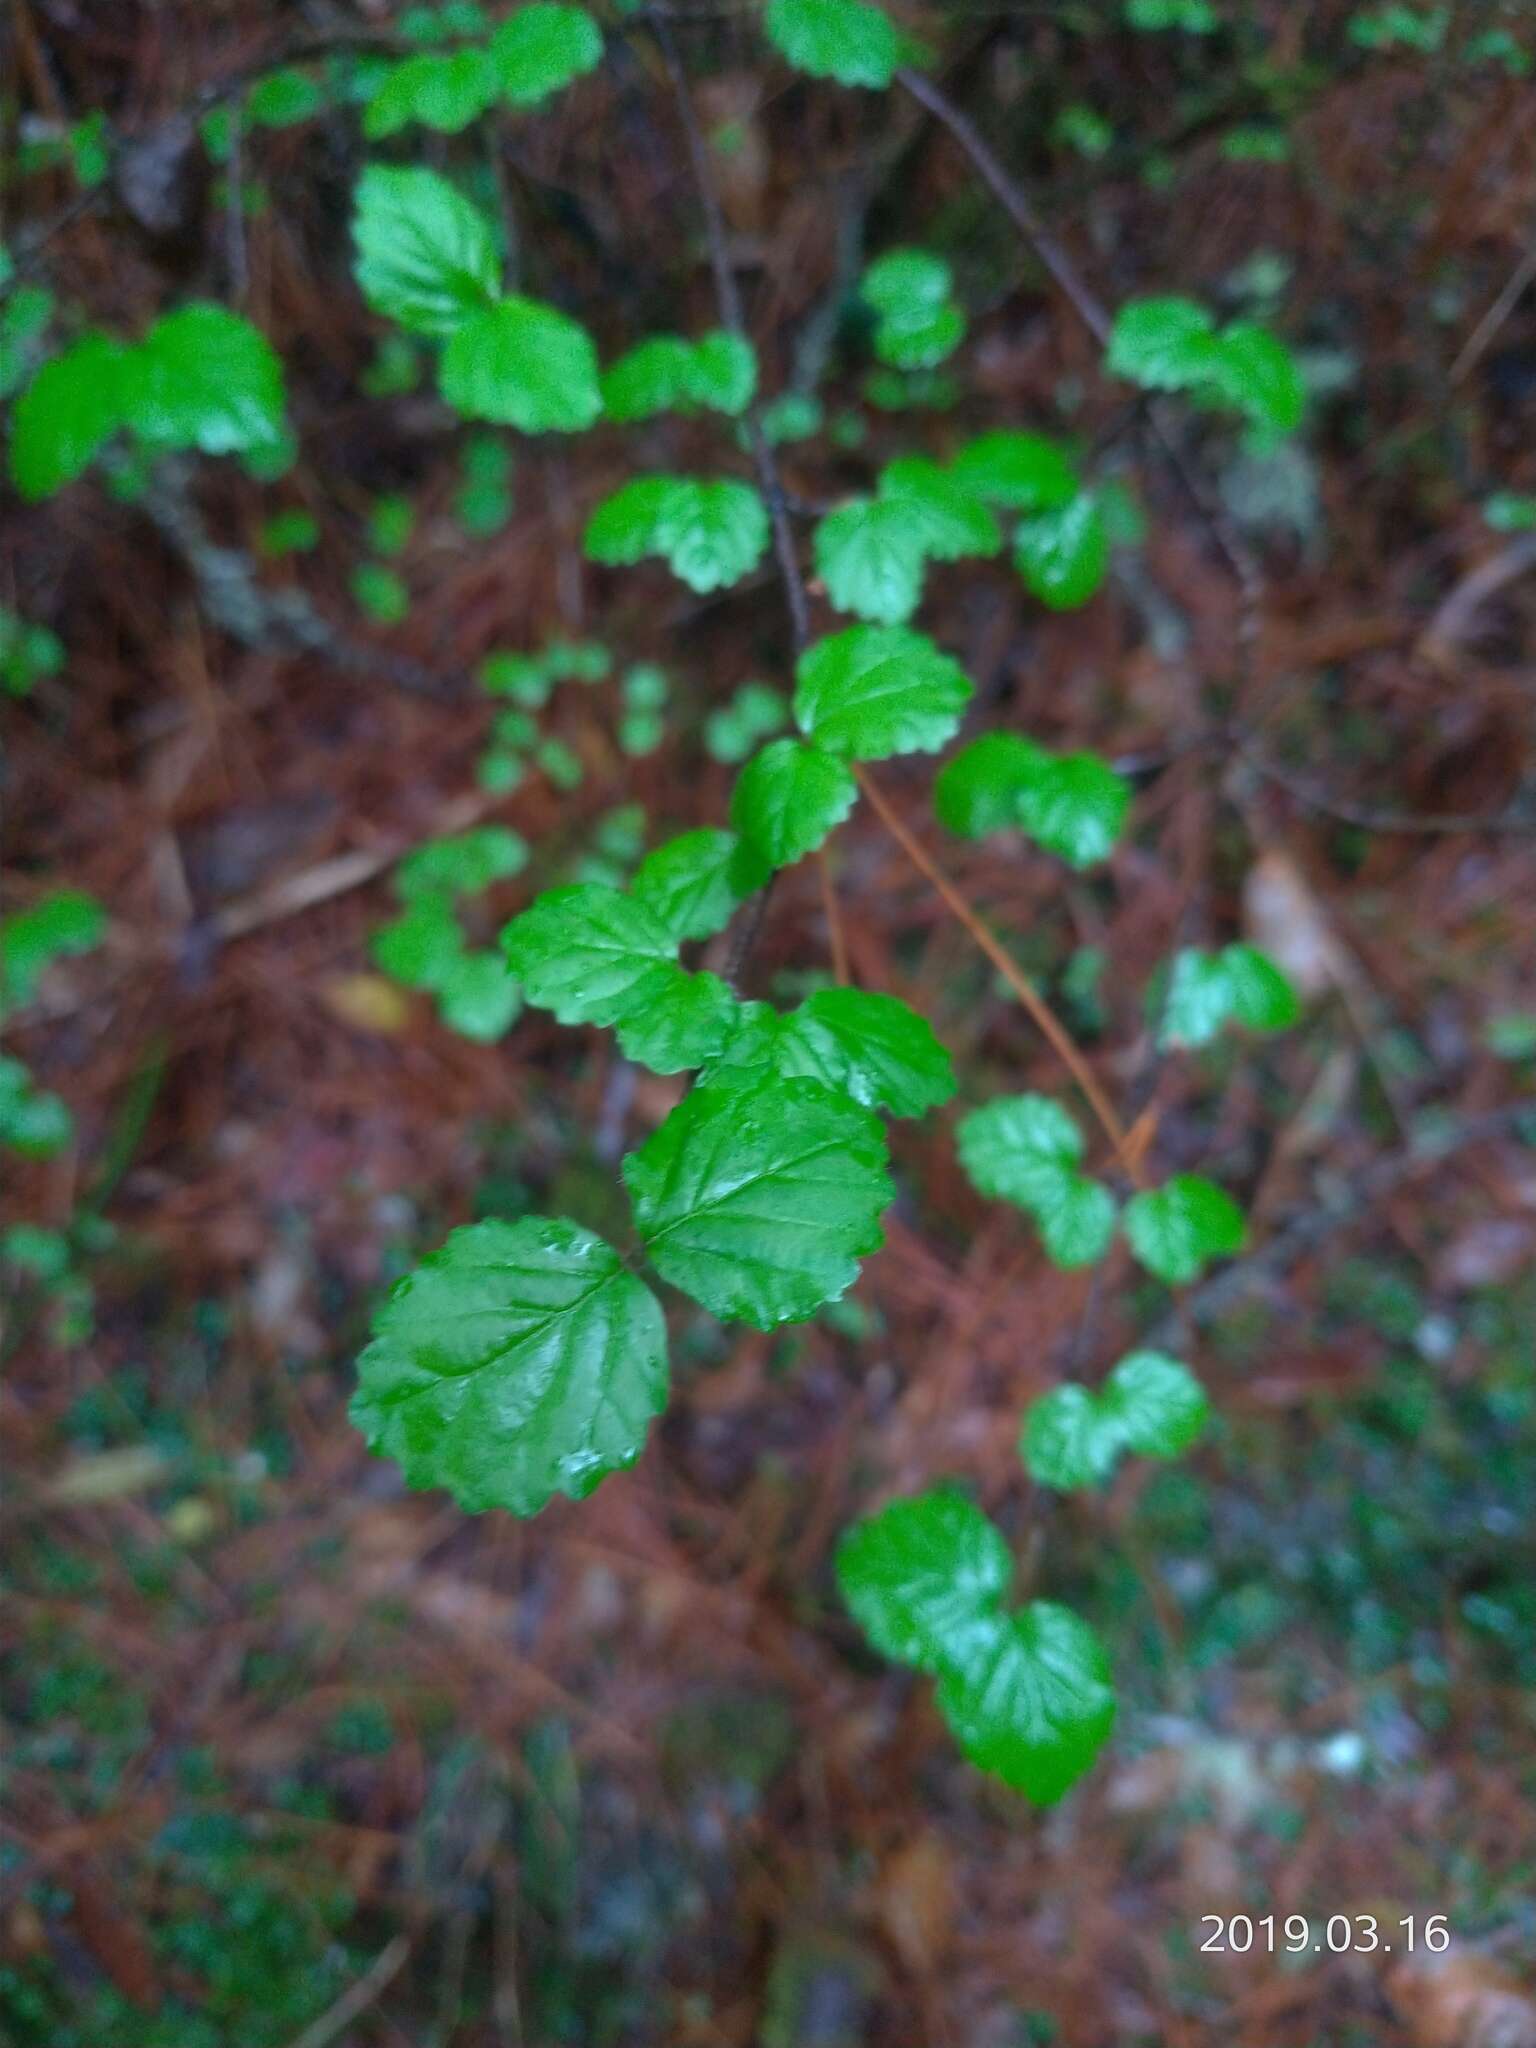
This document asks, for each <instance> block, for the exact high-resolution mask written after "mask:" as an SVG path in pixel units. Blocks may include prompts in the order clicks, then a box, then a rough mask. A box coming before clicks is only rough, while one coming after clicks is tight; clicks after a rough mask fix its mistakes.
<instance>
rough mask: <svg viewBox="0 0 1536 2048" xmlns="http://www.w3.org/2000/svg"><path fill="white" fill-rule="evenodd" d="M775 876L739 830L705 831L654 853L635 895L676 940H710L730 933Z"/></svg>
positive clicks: (640, 873)
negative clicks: (743, 907)
mask: <svg viewBox="0 0 1536 2048" xmlns="http://www.w3.org/2000/svg"><path fill="white" fill-rule="evenodd" d="M769 872H770V871H769V868H768V865H767V863H766V862H765V861H764V860H763V859H762V858H761V856H760V855H759V854H757V853H755V852H754V851H753V849H752V848H751V847H750V846H747V845H745V844H744V843H743V841H742V840H741V839H739V838H738V837H737V835H736V834H735V833H734V832H723V831H719V830H716V829H714V828H711V827H705V828H704V829H703V830H701V831H698V832H684V833H682V834H681V835H680V836H679V837H678V838H676V839H669V840H668V841H667V842H666V844H665V845H664V846H658V847H657V848H656V850H655V851H654V853H648V854H647V855H646V857H645V859H644V860H643V861H641V863H640V866H639V868H638V869H637V870H636V872H635V879H634V884H633V894H634V896H635V899H636V901H637V902H640V903H643V904H644V905H645V907H646V909H647V910H648V911H650V913H651V915H652V916H653V917H654V918H655V919H656V921H657V923H658V924H660V925H661V926H662V927H663V928H664V929H665V930H666V931H667V933H668V934H669V935H670V936H671V937H672V938H673V939H676V940H679V941H680V940H683V939H707V938H711V937H713V935H714V934H715V933H716V932H718V931H723V930H724V928H725V926H726V925H727V924H729V922H730V920H731V917H732V915H733V913H734V912H735V910H736V908H737V905H738V904H740V903H742V902H744V901H745V899H746V898H747V897H748V896H750V895H751V894H752V892H753V890H754V889H760V888H761V887H762V885H763V883H764V882H765V881H767V879H768V875H769Z"/></svg>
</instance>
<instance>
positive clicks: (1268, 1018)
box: [1158, 944, 1301, 1046]
mask: <svg viewBox="0 0 1536 2048" xmlns="http://www.w3.org/2000/svg"><path fill="white" fill-rule="evenodd" d="M1300 1013H1301V1006H1300V1004H1299V1003H1298V1001H1297V999H1296V991H1295V990H1294V989H1293V988H1292V987H1291V984H1290V982H1289V981H1288V980H1287V979H1286V977H1285V975H1284V974H1282V972H1281V971H1280V969H1279V968H1278V967H1277V966H1276V965H1275V964H1274V962H1273V961H1272V960H1270V959H1268V958H1267V957H1266V956H1265V955H1264V954H1263V953H1261V952H1260V951H1259V950H1258V948H1257V947H1256V946H1248V945H1242V944H1234V945H1230V946H1224V947H1223V948H1222V950H1221V951H1220V952H1219V953H1202V952H1201V951H1200V950H1199V948H1198V947H1194V946H1187V947H1185V948H1183V950H1182V951H1180V952H1179V953H1178V954H1177V955H1175V958H1174V962H1173V972H1172V975H1171V976H1170V978H1169V983H1168V994H1167V998H1166V1001H1165V1003H1164V1006H1163V1020H1162V1026H1161V1029H1160V1030H1159V1033H1158V1043H1159V1044H1160V1045H1164V1046H1167V1045H1205V1044H1208V1043H1209V1041H1210V1040H1211V1039H1213V1038H1214V1037H1215V1036H1216V1034H1217V1032H1218V1031H1220V1029H1221V1027H1222V1026H1223V1025H1224V1024H1227V1023H1238V1024H1244V1025H1246V1026H1247V1028H1248V1029H1249V1030H1250V1031H1284V1030H1285V1029H1287V1027H1288V1026H1290V1025H1292V1024H1294V1023H1295V1021H1296V1019H1297V1017H1298V1016H1299V1015H1300Z"/></svg>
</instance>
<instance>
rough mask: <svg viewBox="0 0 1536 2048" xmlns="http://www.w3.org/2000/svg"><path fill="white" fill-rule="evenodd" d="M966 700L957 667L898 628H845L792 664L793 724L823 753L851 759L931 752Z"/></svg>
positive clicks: (967, 688)
mask: <svg viewBox="0 0 1536 2048" xmlns="http://www.w3.org/2000/svg"><path fill="white" fill-rule="evenodd" d="M970 698H971V684H970V681H969V679H968V678H967V676H966V675H965V673H964V671H963V670H962V669H961V667H960V664H959V663H958V662H957V661H952V660H951V659H950V657H949V656H948V655H947V654H941V653H940V652H939V650H938V648H937V647H935V646H934V644H933V642H932V641H931V640H930V639H928V638H927V636H926V635H925V634H922V633H913V632H910V631H908V629H907V628H906V627H904V626H849V627H847V628H846V629H845V630H844V631H843V632H841V633H833V634H831V635H830V636H829V637H828V638H826V639H824V640H818V641H817V642H816V644H815V645H814V646H813V647H810V648H808V649H807V650H806V652H805V653H804V654H802V655H801V657H800V659H799V661H798V663H797V664H796V666H795V723H796V724H797V725H798V726H799V728H800V730H801V731H802V732H803V733H804V734H805V735H806V737H807V739H810V740H813V741H814V742H815V744H816V745H817V746H818V747H820V748H822V749H823V751H825V752H826V753H829V754H837V755H840V756H843V757H846V758H848V759H851V760H855V761H883V760H885V759H886V758H887V756H889V755H891V754H914V753H923V754H931V753H934V752H936V751H937V749H938V748H940V747H942V746H943V745H944V744H945V742H946V741H947V740H950V739H952V738H953V737H954V734H955V730H956V728H957V727H958V725H959V723H960V719H961V715H962V713H963V712H964V710H965V707H966V705H967V704H968V703H969V702H970Z"/></svg>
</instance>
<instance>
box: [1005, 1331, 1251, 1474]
mask: <svg viewBox="0 0 1536 2048" xmlns="http://www.w3.org/2000/svg"><path fill="white" fill-rule="evenodd" d="M1209 1415H1210V1403H1209V1402H1208V1401H1207V1399H1206V1397H1205V1391H1204V1389H1203V1388H1202V1387H1201V1385H1200V1382H1199V1381H1198V1380H1197V1379H1196V1378H1195V1377H1194V1375H1193V1373H1191V1372H1190V1371H1189V1370H1188V1368H1187V1367H1186V1366H1183V1365H1180V1364H1179V1362H1178V1360H1177V1359H1173V1358H1168V1357H1165V1356H1164V1355H1163V1354H1162V1353H1161V1352H1157V1351H1135V1352H1132V1353H1131V1354H1130V1356H1129V1357H1127V1358H1123V1359H1121V1361H1120V1363H1119V1364H1118V1365H1117V1366H1116V1367H1115V1369H1114V1371H1113V1372H1112V1373H1110V1375H1109V1377H1108V1379H1107V1380H1106V1381H1105V1383H1104V1386H1103V1389H1102V1391H1101V1392H1099V1393H1098V1394H1094V1393H1093V1392H1092V1391H1091V1390H1090V1389H1089V1388H1087V1387H1082V1386H1078V1385H1076V1384H1072V1385H1068V1386H1063V1387H1057V1388H1055V1389H1053V1391H1052V1392H1051V1393H1049V1394H1045V1395H1043V1396H1042V1397H1041V1398H1040V1399H1039V1400H1038V1401H1036V1402H1035V1403H1034V1404H1033V1405H1032V1406H1031V1408H1030V1410H1029V1412H1028V1414H1027V1415H1026V1416H1025V1418H1024V1427H1023V1430H1022V1432H1021V1434H1020V1438H1019V1451H1020V1455H1021V1456H1022V1458H1023V1460H1024V1463H1025V1465H1026V1466H1027V1467H1028V1469H1029V1472H1030V1474H1031V1476H1032V1477H1033V1478H1035V1479H1037V1480H1038V1481H1039V1482H1040V1484H1041V1485H1042V1486H1053V1487H1058V1488H1060V1489H1062V1490H1063V1491H1067V1490H1071V1489H1074V1488H1077V1487H1089V1486H1099V1485H1102V1484H1103V1482H1104V1481H1105V1480H1106V1479H1107V1478H1108V1477H1109V1475H1110V1473H1111V1472H1113V1470H1114V1468H1115V1466H1116V1464H1117V1463H1118V1462H1119V1459H1120V1457H1121V1455H1122V1453H1123V1452H1125V1451H1136V1452H1139V1453H1140V1455H1141V1456H1142V1457H1146V1458H1175V1457H1177V1456H1178V1455H1179V1454H1180V1452H1182V1451H1186V1450H1188V1449H1189V1447H1190V1445H1191V1444H1193V1443H1194V1442H1195V1441H1196V1440H1197V1439H1198V1438H1199V1436H1200V1434H1201V1432H1202V1431H1203V1430H1204V1428H1205V1425H1206V1422H1207V1420H1208V1418H1209Z"/></svg>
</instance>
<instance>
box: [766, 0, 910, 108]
mask: <svg viewBox="0 0 1536 2048" xmlns="http://www.w3.org/2000/svg"><path fill="white" fill-rule="evenodd" d="M765 26H766V28H767V31H768V40H769V41H770V42H771V43H772V44H773V45H774V46H775V48H776V49H777V50H778V51H779V52H780V54H781V55H782V56H783V57H785V58H786V59H787V60H788V62H789V63H791V64H793V65H794V67H795V69H796V70H797V71H807V72H809V73H810V75H811V77H812V78H835V79H836V80H837V82H838V83H839V85H863V86H871V87H877V88H878V87H881V86H886V85H889V84H890V82H891V80H892V79H893V78H894V77H895V75H896V67H897V65H898V64H899V63H900V62H901V61H902V45H901V37H900V36H899V35H898V33H897V31H896V26H895V24H894V23H893V22H892V20H891V18H890V16H889V15H887V14H885V13H884V12H883V11H882V10H881V9H880V8H878V7H872V6H869V5H868V4H867V0H770V4H769V7H768V12H767V15H766V17H765Z"/></svg>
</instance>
